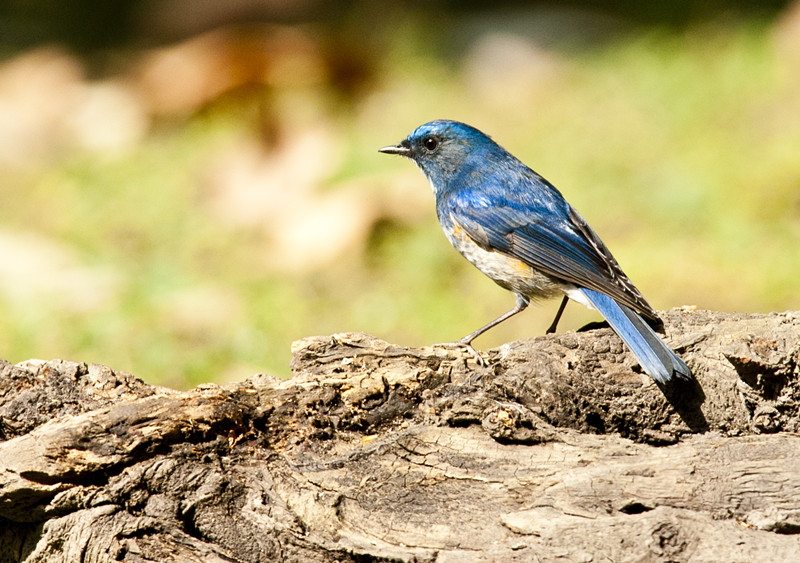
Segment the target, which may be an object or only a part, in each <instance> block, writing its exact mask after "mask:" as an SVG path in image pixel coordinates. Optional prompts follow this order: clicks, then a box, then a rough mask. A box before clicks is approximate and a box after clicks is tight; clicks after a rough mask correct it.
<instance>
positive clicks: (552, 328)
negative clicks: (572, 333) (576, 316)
mask: <svg viewBox="0 0 800 563" xmlns="http://www.w3.org/2000/svg"><path fill="white" fill-rule="evenodd" d="M567 301H569V297H567V296H566V295H565V296H564V299H563V300H562V301H561V305H559V306H558V312H557V313H556V318H555V319H553V322H552V323H550V326H549V327H548V329H547V330H546V331H544V333H545V334H553V333H554V332H555V331H556V327H558V321H560V320H561V315H562V314H563V313H564V309H565V308H566V306H567Z"/></svg>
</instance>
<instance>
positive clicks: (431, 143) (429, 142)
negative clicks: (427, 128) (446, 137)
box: [422, 137, 439, 151]
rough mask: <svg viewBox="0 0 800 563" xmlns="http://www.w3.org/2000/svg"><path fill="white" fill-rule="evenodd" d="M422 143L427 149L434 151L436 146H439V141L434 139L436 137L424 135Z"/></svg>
mask: <svg viewBox="0 0 800 563" xmlns="http://www.w3.org/2000/svg"><path fill="white" fill-rule="evenodd" d="M422 144H423V145H424V146H425V148H426V149H427V150H429V151H435V150H436V147H438V146H439V141H438V140H437V139H436V137H425V139H424V140H423V141H422Z"/></svg>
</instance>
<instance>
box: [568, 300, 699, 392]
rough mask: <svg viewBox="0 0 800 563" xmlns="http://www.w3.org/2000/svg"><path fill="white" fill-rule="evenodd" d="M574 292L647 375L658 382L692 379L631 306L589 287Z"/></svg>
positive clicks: (690, 374) (673, 353)
mask: <svg viewBox="0 0 800 563" xmlns="http://www.w3.org/2000/svg"><path fill="white" fill-rule="evenodd" d="M578 291H580V293H582V294H583V296H584V297H585V298H586V299H587V300H588V301H589V303H591V304H592V306H593V307H594V308H595V309H597V310H598V311H599V312H600V314H601V315H603V317H605V319H606V320H607V321H608V324H610V325H611V328H613V329H614V332H616V333H617V334H618V335H619V337H620V338H622V341H623V342H625V344H626V345H627V346H628V348H630V349H631V352H633V355H634V356H636V359H637V360H638V361H639V364H640V365H641V366H642V368H643V369H644V371H645V372H646V373H647V375H649V376H650V377H652V378H653V379H655V380H656V381H657V382H659V383H666V382H668V381H670V380H671V379H672V378H673V377H678V378H680V379H686V380H690V379H692V377H693V376H692V371H691V370H690V369H689V366H687V365H686V364H685V363H684V361H683V360H682V359H680V358H679V357H678V355H677V354H676V353H675V352H673V351H672V350H671V349H670V348H669V346H667V345H666V343H665V342H664V341H663V340H661V338H660V337H659V336H658V335H657V334H656V333H655V332H654V331H653V329H652V328H650V326H649V325H648V324H647V323H646V322H645V321H644V320H643V319H642V318H641V317H640V316H639V315H638V314H637V313H636V312H635V311H634V310H633V309H631V308H630V307H628V306H626V305H621V304H620V303H617V302H616V301H614V300H613V299H612V298H611V297H609V296H607V295H604V294H602V293H599V292H597V291H594V290H591V289H586V288H580V289H579V290H578Z"/></svg>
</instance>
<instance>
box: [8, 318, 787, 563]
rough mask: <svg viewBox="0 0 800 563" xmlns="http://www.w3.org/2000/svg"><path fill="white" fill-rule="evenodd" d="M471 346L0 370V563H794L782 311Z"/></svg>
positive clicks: (366, 342) (319, 348)
mask: <svg viewBox="0 0 800 563" xmlns="http://www.w3.org/2000/svg"><path fill="white" fill-rule="evenodd" d="M663 316H664V320H665V324H666V329H667V339H668V342H669V343H670V345H671V346H672V347H673V348H674V349H675V350H676V351H677V352H678V353H679V354H681V355H682V357H683V358H684V359H685V360H686V362H687V363H688V364H689V366H690V367H691V368H692V370H693V371H694V373H695V376H696V378H697V382H696V383H691V384H685V383H683V382H680V381H678V382H676V384H675V385H673V386H670V387H659V386H657V385H656V384H654V383H653V382H652V381H651V380H650V379H649V378H648V377H647V376H646V375H644V374H643V373H641V371H640V370H639V369H638V366H637V365H636V362H635V360H634V359H633V357H632V356H631V355H630V353H629V352H628V351H627V350H626V349H625V348H624V347H623V346H622V344H621V342H619V340H618V338H617V337H616V336H615V335H614V334H613V332H611V330H610V329H607V328H601V329H597V330H589V331H585V332H575V333H564V334H556V335H547V336H541V337H538V338H532V339H528V340H521V341H517V342H513V343H510V344H507V345H505V346H502V347H500V348H497V349H493V350H489V351H488V352H485V359H486V365H485V366H480V365H478V364H477V363H476V362H475V359H474V358H473V357H472V356H471V355H470V354H469V353H468V352H466V351H464V350H462V349H460V348H458V347H426V348H406V347H401V346H397V345H394V344H390V343H387V342H383V341H381V340H378V339H376V338H374V337H372V336H368V335H365V334H357V333H348V334H338V335H333V336H326V337H315V338H306V339H303V340H301V341H298V342H297V343H295V347H294V352H293V359H292V373H293V375H292V377H291V378H290V379H288V380H279V379H276V378H273V377H269V376H266V375H263V374H260V375H256V376H254V377H253V378H251V379H249V380H246V381H243V382H240V383H236V384H232V385H227V386H224V387H221V386H217V385H211V384H209V385H203V386H200V387H198V388H196V389H194V390H191V391H186V392H177V391H174V390H170V389H165V388H159V387H154V386H151V385H147V384H145V383H143V382H142V381H141V380H139V379H137V378H135V377H133V376H131V375H128V374H124V373H121V372H118V371H114V370H112V369H110V368H107V367H104V366H99V365H94V364H92V365H86V364H81V363H74V362H66V361H60V360H55V361H50V362H40V361H29V362H23V363H21V364H17V365H11V364H9V363H6V362H4V363H2V364H0V561H25V562H39V561H41V562H44V561H48V562H51V561H64V562H66V561H78V560H80V561H88V562H94V561H97V562H100V561H130V562H134V561H135V562H143V561H243V562H245V561H246V562H251V561H252V562H261V561H319V562H333V561H338V562H345V561H352V562H356V561H437V562H445V561H551V560H563V561H601V560H608V561H633V560H636V561H695V560H696V561H748V562H753V561H791V560H800V464H798V463H797V460H798V459H800V438H798V435H797V432H798V429H800V373H799V372H800V368H799V367H798V365H799V364H800V313H791V312H790V313H780V314H778V313H773V314H765V315H761V314H756V315H745V314H732V313H714V312H708V311H688V310H687V311H682V310H673V311H669V312H667V313H665V314H664V315H663Z"/></svg>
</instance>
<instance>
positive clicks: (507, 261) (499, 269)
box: [442, 221, 564, 299]
mask: <svg viewBox="0 0 800 563" xmlns="http://www.w3.org/2000/svg"><path fill="white" fill-rule="evenodd" d="M448 223H449V224H447V225H444V224H443V225H442V228H443V229H444V232H445V234H446V235H447V238H448V239H449V240H450V243H451V244H452V245H453V246H454V247H455V249H456V250H458V251H459V252H460V253H461V255H462V256H464V258H466V259H467V260H469V261H470V262H471V263H472V264H473V265H474V266H475V267H476V268H478V269H479V270H480V271H481V272H483V273H484V274H485V275H486V276H488V277H489V278H491V279H492V280H494V282H495V283H497V284H498V285H499V286H501V287H503V288H505V289H508V290H509V291H513V292H515V293H520V294H522V295H525V296H527V297H530V298H533V299H537V298H547V297H553V296H556V295H559V294H561V293H563V291H564V289H563V286H564V284H563V283H560V282H559V281H558V280H556V279H555V278H552V277H551V276H548V275H546V274H543V273H540V272H538V271H536V270H534V269H533V268H532V267H530V266H529V265H528V264H526V263H525V262H523V261H522V260H519V259H517V258H514V257H513V256H508V255H507V254H503V253H502V252H497V251H495V250H487V249H485V248H482V247H481V246H480V245H478V244H477V243H476V242H475V241H474V240H472V238H471V237H470V236H469V234H467V232H466V231H464V229H462V228H461V227H460V226H459V225H458V224H457V223H455V222H450V221H448Z"/></svg>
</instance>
